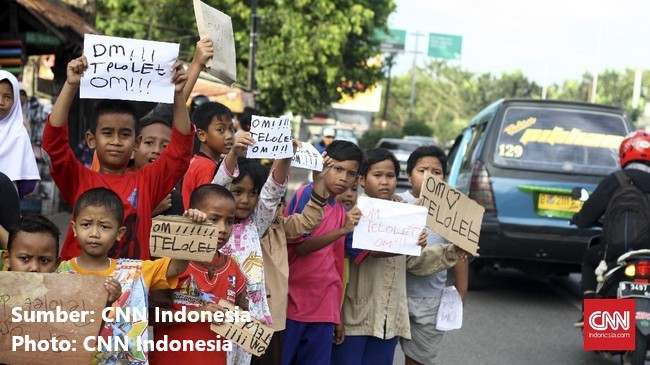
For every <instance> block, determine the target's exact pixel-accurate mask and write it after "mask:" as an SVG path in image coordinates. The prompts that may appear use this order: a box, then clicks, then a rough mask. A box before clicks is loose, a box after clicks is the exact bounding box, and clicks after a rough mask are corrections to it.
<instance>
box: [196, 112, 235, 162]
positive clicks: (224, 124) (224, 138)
mask: <svg viewBox="0 0 650 365" xmlns="http://www.w3.org/2000/svg"><path fill="white" fill-rule="evenodd" d="M198 136H199V140H200V141H201V143H205V144H206V145H207V146H208V148H209V149H210V150H212V151H214V152H216V153H219V154H227V153H228V152H230V150H231V149H232V146H233V145H234V143H235V132H234V131H233V125H232V120H231V119H230V118H228V117H227V116H225V115H221V116H219V117H217V116H215V117H212V121H211V122H210V125H209V126H208V130H207V131H204V130H201V129H199V130H198Z"/></svg>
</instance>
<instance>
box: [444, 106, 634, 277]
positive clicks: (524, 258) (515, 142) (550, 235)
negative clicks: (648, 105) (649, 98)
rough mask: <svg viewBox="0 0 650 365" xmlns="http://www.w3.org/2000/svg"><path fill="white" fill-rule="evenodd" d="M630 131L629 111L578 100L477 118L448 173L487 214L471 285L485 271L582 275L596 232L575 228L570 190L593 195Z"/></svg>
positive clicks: (496, 110) (453, 152) (488, 111)
mask: <svg viewBox="0 0 650 365" xmlns="http://www.w3.org/2000/svg"><path fill="white" fill-rule="evenodd" d="M631 130H633V127H632V122H631V120H630V118H629V116H628V114H627V113H626V112H625V111H623V110H621V109H618V108H613V107H608V106H603V105H596V104H586V103H577V102H561V101H546V100H499V101H497V102H496V103H494V104H492V105H490V106H488V107H487V108H485V109H484V110H482V111H481V112H480V113H479V114H478V115H477V116H476V117H475V118H474V119H472V121H471V122H470V123H469V125H468V126H467V127H466V128H465V129H464V130H463V131H462V133H461V134H460V135H459V136H458V137H457V139H456V141H455V143H454V145H453V146H452V148H451V149H450V153H449V161H450V169H449V174H448V175H449V179H448V181H449V183H450V184H451V185H452V186H454V187H455V188H457V189H458V190H460V191H462V192H463V193H465V194H467V195H468V196H469V197H470V198H472V199H474V200H475V201H476V202H478V203H479V204H481V205H482V206H483V207H484V208H485V215H484V217H483V224H482V228H481V237H480V241H479V246H480V251H479V253H480V255H481V256H480V259H478V260H475V261H474V262H472V264H471V266H470V268H471V271H470V285H472V284H473V279H474V275H475V273H476V272H477V271H478V270H479V269H480V268H481V267H483V266H485V265H489V266H492V267H506V266H509V267H515V268H518V269H520V270H522V271H525V272H528V273H530V274H536V275H544V276H545V275H547V274H551V273H562V274H564V273H569V272H577V271H579V270H580V263H581V259H582V257H583V255H584V253H585V251H586V248H587V245H588V243H589V240H590V239H591V237H592V236H594V234H595V231H590V230H579V229H577V228H576V227H574V226H570V225H569V224H568V219H569V218H571V216H572V215H573V214H574V213H575V212H577V211H579V210H580V208H581V207H582V202H581V201H577V200H574V199H573V198H572V197H571V190H572V188H573V187H575V186H583V187H585V188H587V190H589V191H593V190H594V189H595V187H596V185H597V184H598V183H599V182H600V181H601V180H602V179H603V178H604V177H605V176H607V175H608V174H609V173H611V172H612V171H614V170H615V169H617V168H619V162H618V148H619V145H620V143H621V141H622V140H623V138H624V136H625V135H627V134H628V133H629V132H630V131H631Z"/></svg>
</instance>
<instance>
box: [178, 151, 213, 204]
mask: <svg viewBox="0 0 650 365" xmlns="http://www.w3.org/2000/svg"><path fill="white" fill-rule="evenodd" d="M216 168H217V164H216V162H214V161H213V160H212V159H211V158H209V157H207V156H205V155H204V154H197V155H194V157H193V158H192V160H191V161H190V167H189V168H188V169H187V172H186V173H185V177H183V189H182V190H183V191H182V195H183V208H185V209H189V208H190V197H191V196H192V192H193V191H194V189H196V188H198V187H199V186H201V185H203V184H209V183H211V182H212V179H213V178H214V173H215V170H216Z"/></svg>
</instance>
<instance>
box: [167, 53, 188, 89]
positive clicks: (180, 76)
mask: <svg viewBox="0 0 650 365" xmlns="http://www.w3.org/2000/svg"><path fill="white" fill-rule="evenodd" d="M171 70H172V71H176V73H175V74H174V76H172V79H171V81H172V82H173V83H174V85H175V86H174V92H175V93H176V94H181V95H182V94H183V87H185V83H186V82H187V73H186V72H185V69H184V68H183V64H182V63H181V62H180V61H176V62H175V63H174V65H173V66H172V68H171Z"/></svg>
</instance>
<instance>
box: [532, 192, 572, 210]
mask: <svg viewBox="0 0 650 365" xmlns="http://www.w3.org/2000/svg"><path fill="white" fill-rule="evenodd" d="M582 204H583V202H581V201H579V200H575V199H573V198H572V197H570V196H568V195H555V194H546V193H539V198H538V200H537V208H538V209H543V210H557V211H561V212H571V213H577V212H579V211H580V208H582Z"/></svg>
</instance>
